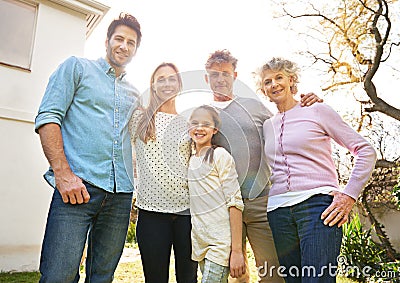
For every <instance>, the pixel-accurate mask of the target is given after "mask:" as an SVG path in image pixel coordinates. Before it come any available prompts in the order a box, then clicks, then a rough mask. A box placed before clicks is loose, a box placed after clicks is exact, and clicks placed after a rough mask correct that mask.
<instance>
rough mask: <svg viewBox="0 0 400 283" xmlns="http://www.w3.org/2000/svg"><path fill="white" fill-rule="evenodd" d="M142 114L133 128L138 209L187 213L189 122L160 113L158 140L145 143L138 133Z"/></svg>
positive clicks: (177, 116) (137, 115)
mask: <svg viewBox="0 0 400 283" xmlns="http://www.w3.org/2000/svg"><path fill="white" fill-rule="evenodd" d="M141 114H142V111H141V110H137V111H136V112H135V113H134V114H133V117H132V119H131V122H130V126H129V128H130V132H131V141H132V143H133V145H134V150H135V154H136V172H137V182H136V193H137V198H136V206H137V207H138V208H140V209H144V210H149V211H156V212H164V213H177V212H181V211H184V210H187V209H188V208H189V190H188V185H187V166H188V162H189V157H190V142H189V137H188V133H187V122H186V120H185V119H184V118H183V117H182V116H180V115H176V114H168V113H164V112H158V113H157V114H156V117H155V125H156V139H155V140H149V141H147V143H144V142H143V141H142V140H141V139H140V138H139V137H138V136H137V133H136V129H137V124H138V121H139V120H140V117H141Z"/></svg>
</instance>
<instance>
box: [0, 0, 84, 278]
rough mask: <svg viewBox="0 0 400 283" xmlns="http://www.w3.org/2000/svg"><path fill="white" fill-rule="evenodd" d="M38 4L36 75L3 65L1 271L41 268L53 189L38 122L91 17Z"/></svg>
mask: <svg viewBox="0 0 400 283" xmlns="http://www.w3.org/2000/svg"><path fill="white" fill-rule="evenodd" d="M37 2H38V3H39V8H38V17H37V26H36V35H35V42H34V49H33V57H32V65H31V72H27V71H23V70H19V69H16V68H11V67H6V66H2V65H0V85H1V89H0V136H1V138H0V160H1V162H0V179H1V186H0V211H1V213H0V223H1V228H0V229H1V232H0V271H31V270H37V269H38V264H39V257H40V246H41V241H42V238H43V235H44V227H45V222H46V216H47V211H48V207H49V202H50V198H51V193H52V188H51V187H50V186H48V185H47V183H46V182H45V181H44V179H43V177H42V175H43V173H44V172H45V171H46V170H47V168H48V163H47V160H46V159H45V157H44V155H43V152H42V149H41V146H40V140H39V136H38V135H37V134H35V132H34V118H35V115H36V112H37V109H38V107H39V104H40V101H41V98H42V96H43V93H44V90H45V88H46V85H47V82H48V78H49V76H50V75H51V73H52V72H53V71H54V70H55V68H56V67H57V66H58V65H59V64H60V63H61V62H62V61H64V60H65V59H66V58H67V57H69V56H70V55H76V56H83V52H84V43H85V34H86V18H85V15H84V14H82V13H78V12H74V11H72V10H70V9H68V8H63V7H61V6H60V5H57V4H54V3H51V2H49V1H37ZM0 23H1V19H0Z"/></svg>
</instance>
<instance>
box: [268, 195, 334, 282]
mask: <svg viewBox="0 0 400 283" xmlns="http://www.w3.org/2000/svg"><path fill="white" fill-rule="evenodd" d="M332 199H333V197H332V196H330V195H323V194H319V195H315V196H312V197H311V198H309V199H307V200H305V201H303V202H301V203H299V204H296V205H293V206H289V207H280V208H278V209H276V210H273V211H271V212H268V220H269V224H270V226H271V230H272V235H273V237H274V242H275V247H276V251H277V253H278V258H279V262H280V265H281V266H282V267H281V268H282V269H281V273H283V274H285V281H286V282H289V283H295V282H302V283H304V282H307V283H311V282H313V283H314V282H323V283H329V282H336V279H335V275H336V272H337V257H338V256H339V252H340V245H341V241H342V229H341V228H338V227H337V225H335V226H332V227H329V226H326V225H324V224H323V221H322V220H321V214H322V212H323V211H324V210H325V209H326V208H327V207H328V206H329V205H330V204H331V203H332ZM282 270H283V272H282Z"/></svg>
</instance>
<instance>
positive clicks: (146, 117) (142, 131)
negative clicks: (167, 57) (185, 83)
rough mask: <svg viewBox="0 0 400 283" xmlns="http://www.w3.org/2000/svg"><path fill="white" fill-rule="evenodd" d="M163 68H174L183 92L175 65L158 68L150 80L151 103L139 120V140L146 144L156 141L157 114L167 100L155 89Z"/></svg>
mask: <svg viewBox="0 0 400 283" xmlns="http://www.w3.org/2000/svg"><path fill="white" fill-rule="evenodd" d="M163 67H170V68H172V69H173V70H174V71H175V73H176V75H177V77H178V82H179V91H181V90H182V78H181V75H180V74H179V70H178V67H176V65H175V64H173V63H161V64H160V65H158V66H157V68H156V69H155V70H154V72H153V74H152V75H151V78H150V101H149V105H148V106H147V107H146V108H145V109H144V111H143V115H142V117H141V118H140V120H139V123H138V129H137V133H138V136H139V138H140V139H141V140H142V141H143V142H144V143H147V141H149V140H156V122H155V120H156V118H155V117H156V114H157V112H158V110H159V109H160V107H161V105H163V104H164V103H165V98H163V97H160V96H159V95H158V94H157V92H156V90H155V88H154V79H155V75H156V73H157V71H158V70H159V69H161V68H163Z"/></svg>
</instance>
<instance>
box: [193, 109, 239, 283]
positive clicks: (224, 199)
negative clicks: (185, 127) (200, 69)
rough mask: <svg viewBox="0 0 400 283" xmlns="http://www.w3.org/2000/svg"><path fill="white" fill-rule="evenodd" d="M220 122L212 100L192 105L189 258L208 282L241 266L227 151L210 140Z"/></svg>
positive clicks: (225, 278)
mask: <svg viewBox="0 0 400 283" xmlns="http://www.w3.org/2000/svg"><path fill="white" fill-rule="evenodd" d="M219 126H220V119H219V115H218V112H217V111H216V110H215V109H214V108H213V107H211V106H206V105H204V106H200V107H199V108H196V109H195V110H194V111H193V113H192V115H191V117H190V129H189V134H190V137H191V139H192V141H193V145H194V149H193V151H194V153H193V155H192V156H191V158H190V161H189V170H188V184H189V195H190V213H191V217H192V218H191V221H192V259H193V260H195V261H198V262H199V266H200V269H201V272H202V274H203V277H202V281H201V282H207V283H216V282H218V283H220V282H228V275H229V273H231V276H232V277H234V278H237V277H239V276H240V275H242V274H243V273H244V272H245V263H244V258H243V252H242V211H243V201H242V196H241V193H240V187H239V183H238V180H237V173H236V169H235V162H234V160H233V158H232V156H231V155H230V154H229V153H228V152H227V151H226V150H225V149H224V148H222V147H219V146H217V145H215V144H213V136H214V134H216V133H217V132H218V128H219Z"/></svg>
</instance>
